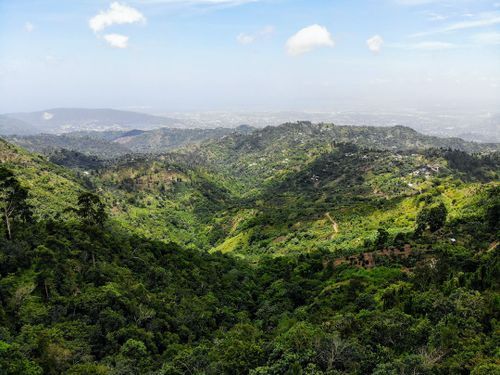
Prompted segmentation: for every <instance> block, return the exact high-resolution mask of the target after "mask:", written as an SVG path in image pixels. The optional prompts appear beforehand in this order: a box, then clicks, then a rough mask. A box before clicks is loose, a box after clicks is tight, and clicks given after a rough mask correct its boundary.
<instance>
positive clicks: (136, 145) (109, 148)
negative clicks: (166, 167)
mask: <svg viewBox="0 0 500 375" xmlns="http://www.w3.org/2000/svg"><path fill="white" fill-rule="evenodd" d="M253 130H255V128H252V127H250V126H245V125H242V126H239V127H237V128H234V129H230V128H216V129H173V128H160V129H154V130H148V131H146V130H140V129H134V130H129V131H101V132H99V131H79V132H71V133H64V134H38V135H19V136H17V135H16V136H9V137H7V139H9V140H10V141H11V142H13V143H15V144H17V145H19V146H22V147H24V148H26V149H27V150H29V151H32V152H38V153H43V154H51V153H53V152H54V151H56V150H61V149H64V150H70V151H76V152H79V153H82V154H85V155H93V156H99V157H100V158H104V159H108V158H114V157H118V156H122V155H125V154H130V153H142V154H147V153H162V152H167V151H171V150H174V149H176V148H179V147H182V146H187V145H195V144H198V143H200V142H203V141H206V140H210V139H220V138H222V137H224V136H227V135H231V134H233V133H234V134H247V133H250V132H252V131H253Z"/></svg>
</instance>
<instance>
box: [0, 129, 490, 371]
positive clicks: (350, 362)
mask: <svg viewBox="0 0 500 375" xmlns="http://www.w3.org/2000/svg"><path fill="white" fill-rule="evenodd" d="M141 134H142V133H137V134H133V136H141ZM107 136H111V135H110V134H108V135H103V137H107ZM113 136H114V135H113ZM103 141H106V142H108V141H109V140H104V139H103ZM196 143H199V142H196ZM161 147H163V146H161ZM497 150H498V147H497V145H477V144H474V143H469V142H464V141H461V140H458V139H439V138H432V137H426V136H422V135H420V134H418V133H416V132H413V131H412V130H410V129H407V128H403V127H395V128H363V127H360V128H355V127H337V126H333V125H326V124H323V125H313V124H310V123H297V124H287V125H283V126H281V127H277V128H266V129H262V130H256V131H254V132H250V131H249V129H245V131H244V132H243V131H242V132H239V133H231V134H225V135H224V136H222V137H217V139H211V140H207V141H205V142H203V143H201V144H197V145H189V146H186V147H185V148H183V149H181V150H178V151H175V152H170V153H156V152H155V153H149V152H148V154H142V155H141V154H130V155H126V156H120V157H118V158H111V159H109V158H108V159H107V160H103V159H101V158H99V157H97V156H95V155H94V156H89V155H88V154H82V153H79V152H77V151H78V150H56V151H54V150H53V151H51V153H50V155H49V156H40V155H37V154H32V153H30V152H28V151H26V150H24V149H22V148H20V147H18V146H14V145H12V144H10V143H7V142H5V141H1V142H0V162H1V165H0V208H1V213H2V218H3V220H2V228H1V229H2V231H1V233H0V373H2V374H4V373H5V374H253V375H257V374H330V375H331V374H360V375H361V374H376V375H386V374H389V375H392V374H394V375H400V374H425V375H427V374H429V375H430V374H473V375H487V374H498V373H500V358H499V357H498V340H499V337H498V329H499V327H498V321H499V319H500V316H499V314H498V311H499V306H498V301H499V300H500V299H499V296H500V295H499V280H500V279H499V248H498V241H499V236H498V234H499V230H500V226H499V222H500V182H499V173H500V158H499V153H498V151H497ZM50 160H52V161H54V162H57V163H58V164H60V165H57V164H54V163H52V162H51V161H50ZM63 166H66V167H63Z"/></svg>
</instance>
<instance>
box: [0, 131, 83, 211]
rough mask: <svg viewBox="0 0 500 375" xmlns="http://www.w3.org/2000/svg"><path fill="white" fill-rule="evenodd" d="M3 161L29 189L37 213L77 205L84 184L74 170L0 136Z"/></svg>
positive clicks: (0, 152) (1, 159) (0, 158)
mask: <svg viewBox="0 0 500 375" xmlns="http://www.w3.org/2000/svg"><path fill="white" fill-rule="evenodd" d="M0 163H1V165H2V166H4V167H6V168H9V169H12V171H13V172H14V173H15V175H16V176H17V177H18V178H19V180H20V181H21V184H22V185H23V186H25V187H27V188H28V189H29V191H30V202H31V204H32V205H33V206H34V207H35V215H36V216H37V217H55V216H58V215H61V213H64V211H65V210H66V209H67V208H68V207H72V206H74V203H75V202H76V198H77V195H78V193H79V192H81V191H83V189H84V187H83V184H82V180H80V179H78V178H77V177H76V175H75V174H73V173H72V172H71V171H69V170H67V169H64V168H62V167H59V166H57V165H55V164H52V163H50V162H48V161H47V160H46V159H45V158H44V157H42V156H38V155H33V154H30V153H29V152H27V151H26V150H23V149H21V148H19V147H17V146H14V145H12V144H10V143H8V142H6V141H4V140H3V139H1V138H0Z"/></svg>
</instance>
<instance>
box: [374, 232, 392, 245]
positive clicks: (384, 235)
mask: <svg viewBox="0 0 500 375" xmlns="http://www.w3.org/2000/svg"><path fill="white" fill-rule="evenodd" d="M388 240H389V232H387V231H386V230H385V229H384V228H378V233H377V239H376V240H375V247H376V248H377V249H382V248H384V247H385V245H387V241H388Z"/></svg>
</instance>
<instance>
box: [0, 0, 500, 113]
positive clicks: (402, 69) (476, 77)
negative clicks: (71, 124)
mask: <svg viewBox="0 0 500 375" xmlns="http://www.w3.org/2000/svg"><path fill="white" fill-rule="evenodd" d="M499 103H500V0H364V1H361V0H343V1H342V0H330V1H326V0H324V1H321V0H307V1H304V0H253V1H245V0H189V1H187V0H127V1H117V2H115V1H104V0H86V1H79V0H71V1H67V0H57V1H56V0H15V1H13V0H0V112H13V111H29V110H39V109H46V108H53V107H111V108H121V109H125V108H127V109H136V110H144V111H149V112H155V111H156V112H164V111H209V110H228V111H231V110H234V111H281V110H297V111H337V110H363V111H370V110H373V111H375V110H376V111H380V110H406V109H419V110H425V111H431V110H442V109H446V110H454V109H460V110H470V111H483V110H488V111H492V110H495V109H498V108H499Z"/></svg>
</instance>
